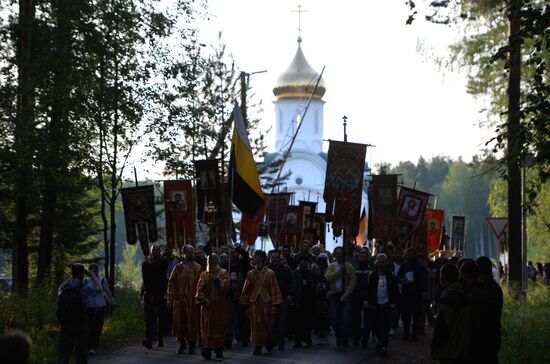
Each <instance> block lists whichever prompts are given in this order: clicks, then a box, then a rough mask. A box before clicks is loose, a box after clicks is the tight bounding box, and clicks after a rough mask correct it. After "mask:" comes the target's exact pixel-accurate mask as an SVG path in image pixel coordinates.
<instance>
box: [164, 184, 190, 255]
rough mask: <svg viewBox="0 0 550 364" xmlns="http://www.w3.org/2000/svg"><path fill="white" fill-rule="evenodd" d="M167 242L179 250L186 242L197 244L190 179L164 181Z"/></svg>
mask: <svg viewBox="0 0 550 364" xmlns="http://www.w3.org/2000/svg"><path fill="white" fill-rule="evenodd" d="M164 210H165V213H166V243H167V244H168V248H170V249H174V247H177V248H178V250H181V248H182V247H183V246H184V245H185V244H190V245H193V246H194V245H195V218H194V216H193V187H192V185H191V181H189V180H174V181H164Z"/></svg>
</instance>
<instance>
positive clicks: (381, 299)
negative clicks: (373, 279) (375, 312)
mask: <svg viewBox="0 0 550 364" xmlns="http://www.w3.org/2000/svg"><path fill="white" fill-rule="evenodd" d="M389 301H390V297H389V295H388V280H387V279H386V276H385V275H379V276H378V289H377V290H376V303H378V304H379V305H383V304H385V303H388V302H389Z"/></svg>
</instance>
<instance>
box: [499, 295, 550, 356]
mask: <svg viewBox="0 0 550 364" xmlns="http://www.w3.org/2000/svg"><path fill="white" fill-rule="evenodd" d="M549 339H550V287H549V286H542V285H534V286H530V287H529V290H528V293H527V297H525V298H524V299H514V298H513V297H511V295H510V294H509V293H508V292H507V291H506V290H505V292H504V309H503V312H502V347H501V349H500V361H501V363H506V364H512V363H522V364H524V363H525V364H529V363H549V362H550V341H549Z"/></svg>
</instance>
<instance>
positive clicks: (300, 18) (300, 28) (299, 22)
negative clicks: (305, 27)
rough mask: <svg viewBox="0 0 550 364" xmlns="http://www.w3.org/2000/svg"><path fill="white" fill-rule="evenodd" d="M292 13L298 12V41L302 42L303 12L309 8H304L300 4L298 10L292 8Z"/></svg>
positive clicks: (306, 11)
mask: <svg viewBox="0 0 550 364" xmlns="http://www.w3.org/2000/svg"><path fill="white" fill-rule="evenodd" d="M290 12H291V13H298V43H301V42H302V13H308V12H309V11H308V10H304V9H302V5H300V4H298V10H291V11H290Z"/></svg>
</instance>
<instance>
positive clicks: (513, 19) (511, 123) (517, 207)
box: [506, 0, 525, 288]
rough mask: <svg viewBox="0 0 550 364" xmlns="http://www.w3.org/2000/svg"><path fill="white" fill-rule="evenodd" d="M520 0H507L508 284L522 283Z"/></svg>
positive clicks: (517, 285)
mask: <svg viewBox="0 0 550 364" xmlns="http://www.w3.org/2000/svg"><path fill="white" fill-rule="evenodd" d="M521 6H522V1H521V0H510V2H509V13H508V18H509V26H510V38H509V41H508V45H509V48H510V53H509V59H508V65H509V72H510V73H509V78H508V121H507V133H508V135H507V138H508V140H507V142H508V145H507V156H506V159H507V169H508V171H507V172H508V242H509V243H508V247H509V248H508V249H509V253H508V254H509V260H508V262H509V268H510V271H509V275H510V277H509V278H510V279H509V282H510V286H512V287H514V288H519V287H520V286H521V278H522V271H523V270H524V269H525V267H523V264H522V249H521V245H522V241H521V172H520V163H519V162H520V155H521V150H522V143H521V140H520V138H521V137H520V95H521V90H520V83H521V35H520V27H521Z"/></svg>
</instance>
